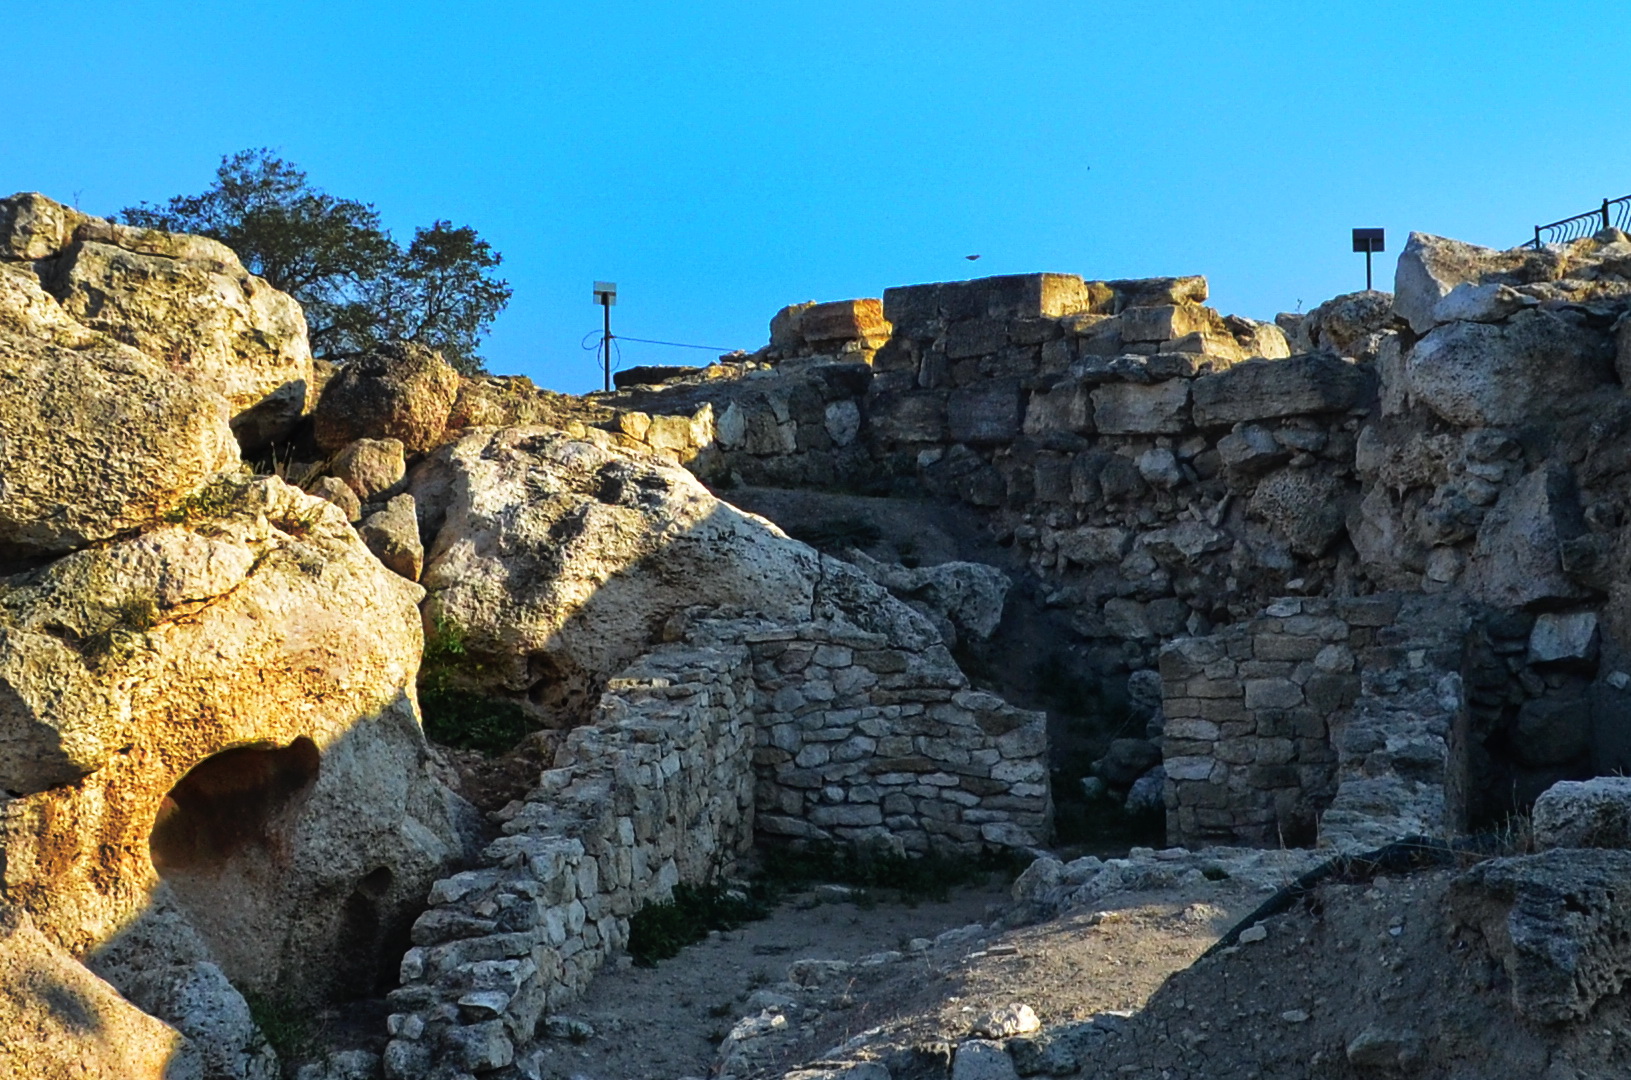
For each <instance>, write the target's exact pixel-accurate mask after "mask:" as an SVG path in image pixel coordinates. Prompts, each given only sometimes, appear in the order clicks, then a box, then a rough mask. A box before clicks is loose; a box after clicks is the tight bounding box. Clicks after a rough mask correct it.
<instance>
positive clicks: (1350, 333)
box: [1298, 289, 1393, 356]
mask: <svg viewBox="0 0 1631 1080" xmlns="http://www.w3.org/2000/svg"><path fill="white" fill-rule="evenodd" d="M1392 325H1393V294H1392V293H1385V292H1379V291H1377V290H1375V289H1367V290H1365V291H1363V292H1354V293H1344V294H1343V295H1341V296H1333V297H1332V298H1331V299H1329V300H1327V301H1325V302H1324V303H1323V304H1320V305H1319V306H1318V307H1316V308H1315V309H1314V310H1313V311H1310V312H1309V313H1308V315H1307V316H1306V317H1305V318H1304V319H1303V320H1302V322H1301V324H1300V331H1299V340H1298V344H1299V345H1301V346H1302V347H1303V350H1304V351H1312V350H1314V349H1325V350H1328V351H1330V352H1334V353H1337V354H1338V355H1340V356H1355V355H1358V353H1359V352H1361V351H1364V347H1365V345H1366V343H1367V341H1368V340H1369V339H1370V338H1371V336H1372V335H1373V334H1379V333H1381V332H1382V331H1384V330H1387V329H1388V328H1390V327H1391V326H1392Z"/></svg>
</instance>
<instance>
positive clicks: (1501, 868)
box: [1446, 848, 1631, 1024]
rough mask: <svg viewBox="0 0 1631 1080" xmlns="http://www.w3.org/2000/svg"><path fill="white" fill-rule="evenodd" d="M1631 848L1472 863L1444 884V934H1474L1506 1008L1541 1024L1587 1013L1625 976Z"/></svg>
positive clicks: (1629, 962) (1630, 940) (1630, 932)
mask: <svg viewBox="0 0 1631 1080" xmlns="http://www.w3.org/2000/svg"><path fill="white" fill-rule="evenodd" d="M1628 896H1631V851H1581V850H1574V849H1568V848H1560V849H1554V850H1552V851H1545V852H1542V853H1541V854H1539V855H1529V856H1524V857H1519V858H1506V859H1489V860H1487V861H1485V862H1481V863H1478V864H1477V865H1476V866H1474V867H1472V868H1471V869H1470V870H1468V871H1467V872H1466V873H1464V874H1462V875H1461V876H1460V877H1458V878H1457V879H1456V880H1455V881H1454V882H1453V883H1452V885H1451V887H1450V891H1449V895H1448V897H1447V899H1446V907H1447V908H1448V914H1449V917H1450V921H1451V929H1452V932H1453V931H1454V930H1457V929H1459V928H1461V927H1468V928H1473V929H1475V930H1477V931H1478V932H1479V933H1480V934H1481V935H1482V937H1483V940H1484V942H1485V944H1486V946H1487V947H1488V948H1489V950H1490V951H1491V953H1492V954H1493V955H1494V957H1495V959H1496V960H1497V961H1499V963H1500V964H1501V966H1502V968H1503V969H1504V971H1505V975H1506V985H1507V987H1508V988H1509V992H1510V994H1511V999H1512V1007H1513V1009H1514V1010H1515V1011H1516V1012H1517V1013H1518V1015H1519V1016H1521V1017H1523V1018H1524V1019H1526V1020H1530V1021H1533V1022H1536V1023H1540V1024H1561V1023H1565V1022H1568V1021H1571V1020H1578V1019H1580V1018H1582V1017H1585V1016H1586V1015H1588V1014H1589V1013H1590V1012H1591V1011H1592V1009H1593V1007H1594V1006H1595V1005H1596V1004H1597V1003H1598V1002H1599V1001H1600V1000H1602V999H1603V998H1606V997H1611V996H1613V995H1615V994H1618V993H1619V992H1620V991H1621V990H1622V989H1623V988H1624V986H1625V983H1626V979H1627V976H1628V973H1631V901H1628V900H1627V897H1628Z"/></svg>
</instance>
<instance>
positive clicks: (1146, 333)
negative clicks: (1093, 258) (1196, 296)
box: [1116, 304, 1224, 342]
mask: <svg viewBox="0 0 1631 1080" xmlns="http://www.w3.org/2000/svg"><path fill="white" fill-rule="evenodd" d="M1116 323H1117V325H1118V327H1119V329H1120V332H1121V340H1123V341H1126V342H1137V341H1175V340H1177V339H1178V338H1181V337H1184V336H1186V335H1188V334H1193V333H1198V332H1207V331H1210V332H1215V333H1219V334H1222V333H1224V329H1223V320H1222V319H1221V318H1220V317H1219V316H1218V313H1217V312H1215V311H1213V310H1212V309H1211V308H1209V307H1202V306H1201V305H1200V304H1169V305H1162V306H1159V307H1134V308H1128V309H1127V310H1126V311H1123V312H1122V313H1121V314H1120V315H1118V316H1116Z"/></svg>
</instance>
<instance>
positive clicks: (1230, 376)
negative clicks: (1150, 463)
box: [1100, 353, 1376, 430]
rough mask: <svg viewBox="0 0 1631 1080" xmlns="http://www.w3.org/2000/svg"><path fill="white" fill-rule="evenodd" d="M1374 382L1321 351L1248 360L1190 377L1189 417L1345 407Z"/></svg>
mask: <svg viewBox="0 0 1631 1080" xmlns="http://www.w3.org/2000/svg"><path fill="white" fill-rule="evenodd" d="M1375 385H1376V378H1375V375H1374V373H1373V372H1372V371H1371V370H1370V369H1369V368H1367V367H1362V366H1360V365H1358V364H1354V363H1352V362H1350V361H1347V360H1343V359H1340V358H1338V357H1335V356H1330V355H1326V354H1321V353H1316V354H1313V355H1310V356H1294V357H1292V358H1291V359H1289V360H1251V361H1248V362H1246V363H1244V364H1239V365H1236V366H1235V367H1232V368H1230V369H1229V370H1227V371H1223V372H1219V373H1218V374H1216V375H1206V376H1203V377H1201V378H1199V379H1196V380H1195V385H1194V389H1193V391H1192V395H1193V397H1194V403H1195V423H1196V424H1198V425H1200V426H1201V427H1208V428H1216V427H1229V426H1230V425H1232V424H1239V423H1245V422H1249V421H1252V420H1270V419H1276V418H1279V417H1283V416H1299V415H1303V414H1307V413H1329V412H1345V411H1347V410H1348V409H1352V408H1354V407H1355V406H1358V405H1363V404H1365V403H1366V402H1367V401H1368V400H1369V399H1370V397H1371V396H1372V395H1373V394H1374V393H1375ZM1100 428H1101V430H1102V429H1103V425H1102V424H1101V425H1100Z"/></svg>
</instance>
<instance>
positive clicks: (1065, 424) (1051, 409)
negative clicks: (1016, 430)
mask: <svg viewBox="0 0 1631 1080" xmlns="http://www.w3.org/2000/svg"><path fill="white" fill-rule="evenodd" d="M1091 394H1092V391H1091V390H1089V389H1088V388H1087V387H1085V386H1083V385H1081V384H1080V383H1074V382H1066V383H1060V384H1059V385H1057V386H1055V387H1054V388H1053V389H1052V390H1039V391H1037V392H1035V393H1033V394H1032V395H1031V400H1030V402H1029V403H1028V404H1027V405H1026V408H1025V424H1024V431H1025V434H1027V435H1045V434H1047V433H1049V432H1056V431H1064V432H1071V433H1073V434H1077V435H1090V434H1092V433H1093V398H1092V396H1091Z"/></svg>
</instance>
